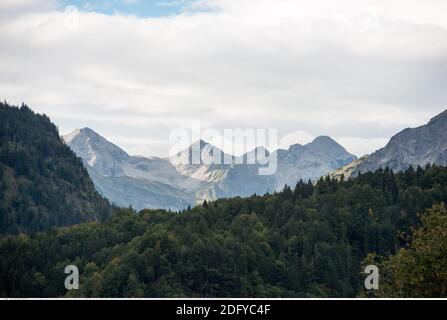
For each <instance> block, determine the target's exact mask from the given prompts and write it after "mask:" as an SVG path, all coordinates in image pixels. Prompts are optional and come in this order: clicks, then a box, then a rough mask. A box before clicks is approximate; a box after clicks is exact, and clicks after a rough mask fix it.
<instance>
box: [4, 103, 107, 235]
mask: <svg viewBox="0 0 447 320" xmlns="http://www.w3.org/2000/svg"><path fill="white" fill-rule="evenodd" d="M109 213H110V207H109V205H108V202H107V201H106V200H105V199H103V198H102V197H101V196H100V195H99V194H98V193H97V192H96V191H95V188H94V186H93V183H92V182H91V180H90V178H89V176H88V173H87V171H86V170H85V169H84V167H83V165H82V162H81V160H79V159H78V158H77V157H76V156H75V154H74V153H73V152H72V151H71V150H70V148H69V147H67V146H66V145H65V144H64V143H63V142H62V139H61V138H60V136H59V133H58V130H57V128H56V126H55V125H54V124H52V123H51V122H50V120H49V119H48V118H47V117H46V116H45V115H39V114H35V113H34V112H33V111H31V109H29V108H28V107H27V106H25V105H22V106H21V107H20V108H19V107H14V106H10V105H8V104H7V103H0V235H1V234H18V233H22V232H37V231H42V230H47V229H49V228H51V227H57V226H69V225H73V224H76V223H80V222H85V221H90V220H100V219H104V218H106V217H107V216H108V215H109Z"/></svg>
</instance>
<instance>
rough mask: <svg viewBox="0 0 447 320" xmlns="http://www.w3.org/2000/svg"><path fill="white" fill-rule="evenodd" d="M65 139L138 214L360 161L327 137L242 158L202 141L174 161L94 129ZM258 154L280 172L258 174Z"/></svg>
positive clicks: (95, 176)
mask: <svg viewBox="0 0 447 320" xmlns="http://www.w3.org/2000/svg"><path fill="white" fill-rule="evenodd" d="M63 139H64V140H65V142H66V143H67V145H69V146H70V147H71V149H72V150H73V151H74V152H75V153H76V154H77V155H78V156H79V157H80V158H81V159H82V160H83V162H84V165H85V167H86V168H87V170H88V172H89V174H90V176H91V178H92V180H93V182H94V184H95V186H96V188H97V190H98V191H99V192H100V193H101V194H102V195H104V196H105V197H106V198H108V199H109V200H111V201H112V202H113V203H115V204H116V205H119V206H129V205H130V206H132V207H133V208H135V209H138V210H140V209H144V208H162V209H171V210H182V209H185V208H187V207H188V206H194V205H196V204H197V203H200V202H203V201H204V200H214V199H218V198H226V197H234V196H241V197H245V196H250V195H252V194H254V193H256V194H265V193H269V192H274V191H279V190H281V189H282V188H284V186H285V185H292V186H294V185H295V184H296V183H297V182H298V181H299V180H309V179H310V180H314V179H317V178H319V177H321V176H322V175H325V174H327V173H329V172H331V171H333V170H335V169H337V168H339V167H341V166H343V165H346V164H348V163H351V162H352V161H354V160H356V159H357V157H356V156H354V155H352V154H350V153H349V152H347V151H346V150H345V149H344V148H343V147H342V146H341V145H339V144H338V143H337V142H335V141H334V140H333V139H331V138H330V137H327V136H321V137H318V138H316V139H315V140H314V141H312V142H311V143H308V144H306V145H301V144H295V145H292V146H290V147H289V149H288V150H284V149H279V150H275V151H273V153H274V154H270V151H268V150H266V149H265V148H261V147H258V148H256V149H254V150H252V151H251V152H248V153H246V154H244V155H242V156H241V157H235V156H233V155H228V154H225V153H224V152H223V151H222V150H220V149H219V148H217V147H216V146H213V145H211V144H209V143H207V142H205V141H203V140H200V141H197V142H195V143H194V144H193V145H191V146H190V147H189V148H186V149H185V150H183V151H182V152H180V153H178V154H177V155H176V156H175V157H173V158H171V159H169V158H159V157H141V156H131V155H129V154H127V153H126V152H125V151H124V150H122V149H121V148H119V147H118V146H116V145H115V144H113V143H111V142H110V141H107V140H106V139H105V138H104V137H102V136H101V135H99V134H98V133H96V132H95V131H93V130H92V129H89V128H83V129H78V130H75V131H74V132H72V133H70V134H68V135H65V136H63ZM196 149H199V150H200V154H201V158H200V161H199V162H198V163H197V164H192V162H191V161H188V160H191V156H192V151H193V150H196ZM259 153H264V154H265V155H271V156H273V157H276V159H277V170H276V173H275V174H273V175H260V174H259V170H260V168H262V167H263V165H262V164H260V163H259V162H258V161H252V160H253V158H254V156H255V155H257V154H259ZM217 155H219V156H221V157H222V159H224V158H229V159H232V160H233V161H232V162H231V163H229V164H228V162H225V161H220V163H218V164H216V163H217V161H213V160H214V159H215V158H214V157H216V156H217ZM185 160H186V161H185ZM241 162H242V163H241Z"/></svg>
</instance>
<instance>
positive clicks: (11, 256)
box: [0, 111, 447, 297]
mask: <svg viewBox="0 0 447 320" xmlns="http://www.w3.org/2000/svg"><path fill="white" fill-rule="evenodd" d="M24 112H25V111H24ZM26 112H28V111H26ZM446 201H447V168H444V167H438V166H427V167H426V168H415V169H414V168H410V169H408V170H407V171H405V172H401V173H397V174H394V173H393V172H392V171H391V170H388V169H383V170H382V169H381V170H378V171H377V172H374V173H365V174H360V175H359V176H358V177H356V178H353V179H350V180H348V181H343V180H342V181H336V180H331V179H330V178H326V179H321V180H320V181H319V182H318V183H316V184H315V185H314V184H312V183H311V182H302V181H300V182H299V183H298V184H297V185H296V187H295V188H290V187H285V188H284V190H283V191H282V192H279V193H276V194H270V195H269V194H267V195H264V196H257V195H253V196H251V197H249V198H244V199H242V198H232V199H221V200H218V201H215V202H211V203H206V202H205V203H204V204H203V205H201V206H197V207H195V208H193V209H190V210H185V211H183V212H180V213H172V212H167V211H163V210H143V211H141V212H139V213H138V214H137V213H135V212H133V211H132V210H131V209H123V210H120V211H119V212H118V213H117V214H115V215H113V216H112V217H111V218H110V219H108V220H107V221H105V222H100V221H93V222H88V223H84V224H80V225H76V226H73V227H68V228H60V229H55V230H51V231H48V232H45V233H41V234H36V235H32V236H28V235H20V236H15V237H7V238H3V239H2V240H0V274H1V277H0V295H1V296H8V297H60V296H69V297H356V296H369V294H368V293H367V292H364V289H362V288H363V280H364V277H365V275H363V274H362V273H361V266H362V263H363V264H364V263H367V262H368V261H377V263H378V264H381V266H383V268H384V271H386V275H385V276H384V279H383V281H388V283H386V284H384V286H383V289H382V290H381V291H380V292H377V293H376V294H378V295H384V296H412V295H413V296H414V295H419V296H431V295H435V294H440V295H444V296H445V295H446V294H447V293H446V292H445V291H442V290H441V291H439V292H435V291H430V290H429V289H427V288H434V287H436V288H445V287H446V283H447V279H446V275H445V274H446V273H445V270H446V268H445V267H446V266H445V264H446V261H447V254H446V242H447V235H446V229H447V228H446V227H447V220H446V217H447V214H446V212H445V207H443V206H442V205H441V203H443V202H446ZM435 204H438V205H437V206H436V205H435ZM433 205H435V206H434V207H433V209H431V211H429V212H428V214H426V215H422V216H421V215H420V214H422V213H424V212H425V211H426V210H427V209H429V208H431V207H432V206H433ZM421 217H422V218H421ZM413 228H415V230H413ZM424 248H425V249H424ZM425 252H429V255H427V256H426V255H425ZM390 256H391V257H390ZM415 259H416V260H415ZM417 259H422V260H417ZM424 259H425V260H424ZM412 261H413V265H412V264H411V263H410V262H412ZM414 261H416V263H417V262H418V261H419V262H422V264H421V268H417V269H416V268H413V267H414ZM424 263H425V265H424ZM69 264H74V265H76V266H78V267H79V270H80V289H79V290H71V291H69V292H67V290H66V289H65V288H64V279H65V277H66V274H64V268H65V266H67V265H69ZM427 266H428V267H427ZM442 267H444V269H443V270H442ZM430 268H436V270H434V271H433V269H430ZM440 270H442V272H441V271H440ZM418 272H419V273H418ZM413 275H414V277H413ZM402 279H403V280H402ZM405 280H408V281H410V282H408V283H406V282H405ZM416 282H417V283H416ZM418 286H419V287H418ZM424 288H425V289H424ZM423 290H426V291H423Z"/></svg>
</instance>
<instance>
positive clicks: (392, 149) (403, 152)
mask: <svg viewBox="0 0 447 320" xmlns="http://www.w3.org/2000/svg"><path fill="white" fill-rule="evenodd" d="M429 163H430V164H437V165H446V164H447V110H446V111H444V112H442V113H441V114H439V115H437V116H436V117H434V118H433V119H431V120H430V122H429V123H428V124H426V125H424V126H421V127H418V128H411V129H410V128H408V129H405V130H403V131H401V132H399V133H398V134H396V135H395V136H393V137H392V138H391V140H390V141H389V143H388V144H387V145H386V146H385V147H384V148H382V149H379V150H378V151H376V152H374V153H373V154H372V155H371V156H369V157H368V159H366V160H365V161H364V162H363V163H361V164H360V165H359V166H358V167H357V169H356V170H355V172H354V174H358V173H359V172H366V171H375V170H377V169H379V168H380V167H382V168H385V167H389V168H390V169H393V170H394V171H402V170H405V169H407V168H409V167H410V166H413V167H417V166H425V165H426V164H429Z"/></svg>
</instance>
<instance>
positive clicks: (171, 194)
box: [63, 128, 204, 210]
mask: <svg viewBox="0 0 447 320" xmlns="http://www.w3.org/2000/svg"><path fill="white" fill-rule="evenodd" d="M63 138H64V140H65V142H66V143H67V144H68V145H69V146H70V148H71V149H72V150H73V151H74V152H75V153H76V154H77V155H78V156H79V157H81V158H82V159H83V161H84V165H85V166H86V168H87V169H88V172H89V174H90V176H91V178H92V180H93V182H94V184H95V187H96V189H97V190H98V191H99V192H100V193H101V194H102V195H104V196H105V197H106V198H108V199H109V200H110V201H112V202H113V203H114V204H116V205H119V206H123V207H128V206H132V207H133V208H135V209H137V210H141V209H144V208H161V209H171V210H181V209H184V208H186V207H188V206H189V205H195V203H196V200H195V190H196V189H198V188H199V187H200V186H201V185H203V184H204V183H202V182H201V181H197V180H196V179H193V178H189V177H187V176H184V175H181V174H179V173H178V172H177V170H176V168H175V167H174V166H173V165H172V164H171V163H169V161H167V160H166V159H161V158H157V157H152V158H144V157H137V156H130V155H128V154H127V153H126V152H125V151H124V150H122V149H121V148H119V147H118V146H116V145H115V144H113V143H111V142H109V141H108V140H106V139H105V138H104V137H102V136H100V135H99V134H97V133H96V132H95V131H93V130H91V129H89V128H83V129H78V130H75V131H74V132H72V133H70V134H68V135H65V136H64V137H63Z"/></svg>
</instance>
